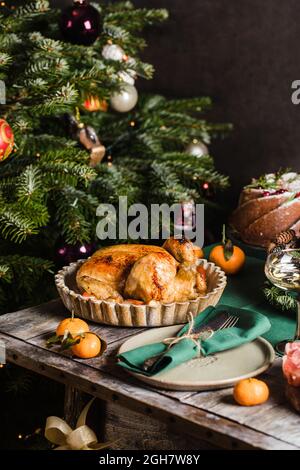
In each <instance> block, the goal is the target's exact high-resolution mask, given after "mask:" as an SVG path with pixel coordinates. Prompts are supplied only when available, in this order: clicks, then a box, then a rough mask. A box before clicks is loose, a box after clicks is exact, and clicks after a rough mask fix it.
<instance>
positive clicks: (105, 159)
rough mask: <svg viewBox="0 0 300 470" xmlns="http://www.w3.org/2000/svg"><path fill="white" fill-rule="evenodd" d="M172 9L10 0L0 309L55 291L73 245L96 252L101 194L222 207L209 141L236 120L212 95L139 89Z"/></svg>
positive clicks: (4, 31) (4, 60) (0, 174)
mask: <svg viewBox="0 0 300 470" xmlns="http://www.w3.org/2000/svg"><path fill="white" fill-rule="evenodd" d="M12 5H13V4H12ZM74 12H75V13H74ZM74 18H75V19H74ZM166 18H167V12H166V11H165V10H161V9H149V10H147V9H135V8H134V7H133V5H132V4H131V3H130V2H127V1H126V2H120V3H113V4H109V5H101V6H99V5H98V4H90V5H88V4H87V3H86V2H85V1H84V0H79V1H75V2H74V5H73V7H70V9H67V10H66V11H64V13H63V15H62V13H61V12H60V11H56V10H53V9H51V8H50V6H49V3H48V2H47V1H45V0H39V1H35V2H33V3H29V4H26V5H25V6H21V7H18V8H16V7H14V6H10V5H9V2H8V3H6V5H4V4H1V6H0V19H1V21H0V28H1V33H0V35H1V38H0V44H1V46H0V79H1V80H2V82H1V83H2V85H4V84H5V88H6V103H5V104H2V105H1V114H0V118H1V119H2V120H1V121H0V126H1V128H2V129H1V130H2V132H1V136H0V146H1V148H2V153H1V154H0V202H1V203H0V311H2V312H7V311H10V310H12V309H16V308H17V307H20V306H23V305H26V304H28V303H30V302H31V303H37V302H39V301H43V300H45V299H46V298H47V296H50V295H51V293H50V292H49V293H47V290H48V288H49V285H51V287H52V283H49V279H50V278H52V276H53V272H54V270H55V263H59V261H57V260H58V256H59V255H62V256H64V255H65V254H66V253H68V250H70V249H71V248H70V246H74V250H75V253H77V254H78V256H77V257H80V254H89V249H90V246H89V244H90V243H95V242H96V235H95V227H96V223H97V218H96V208H97V206H98V205H99V203H103V202H109V203H117V202H118V198H119V197H120V196H124V195H125V196H127V197H128V203H129V204H132V203H134V202H144V203H145V202H146V203H147V204H149V203H151V202H156V203H162V202H167V203H173V202H183V201H189V200H193V201H195V202H197V203H198V202H204V203H207V204H208V203H209V204H210V205H213V201H212V199H214V195H215V193H216V192H217V191H218V190H220V189H224V188H226V186H227V184H228V181H227V178H226V177H224V176H222V175H220V174H219V173H218V172H217V171H216V170H215V168H214V163H213V159H212V158H211V157H210V156H209V155H208V150H207V147H206V146H205V144H209V143H210V139H211V138H212V137H215V136H216V135H220V134H221V135H222V134H223V133H226V132H227V131H228V129H229V126H227V125H217V124H209V123H207V122H206V121H205V120H204V119H203V117H202V113H203V111H205V110H206V109H208V108H209V107H210V105H211V101H210V99H209V98H206V97H204V98H192V99H183V100H177V99H171V100H170V99H166V98H164V97H162V96H156V95H154V96H153V95H152V96H138V94H137V91H136V88H135V81H136V79H137V78H139V77H142V78H144V79H151V77H152V74H153V68H152V66H151V65H149V64H146V63H144V62H143V61H142V60H141V59H140V58H139V56H140V52H141V51H142V49H143V48H144V47H145V41H144V39H143V38H142V37H141V36H140V33H141V31H142V30H143V29H144V28H145V27H147V26H149V25H150V26H151V25H153V24H157V23H160V22H162V21H163V20H165V19H166ZM13 139H14V147H13V144H12V140H13ZM123 241H124V240H123ZM93 247H94V245H93ZM76 250H77V252H76ZM78 250H79V251H78ZM83 252H84V253H83Z"/></svg>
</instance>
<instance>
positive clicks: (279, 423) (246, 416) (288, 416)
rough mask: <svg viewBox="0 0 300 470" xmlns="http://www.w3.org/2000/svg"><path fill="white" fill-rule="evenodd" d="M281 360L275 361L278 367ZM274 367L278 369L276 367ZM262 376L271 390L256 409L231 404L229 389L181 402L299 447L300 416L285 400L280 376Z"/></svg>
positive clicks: (198, 395)
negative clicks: (263, 402) (265, 400)
mask: <svg viewBox="0 0 300 470" xmlns="http://www.w3.org/2000/svg"><path fill="white" fill-rule="evenodd" d="M279 363H280V361H277V366H278V365H279ZM276 368H277V367H276ZM273 374H274V369H273V371H272V372H271V374H265V375H264V376H263V377H262V378H263V380H265V381H266V382H267V384H268V386H269V388H270V398H269V400H268V401H267V402H266V403H265V404H263V405H260V406H256V407H240V406H237V404H236V403H235V402H234V400H233V397H232V389H226V390H219V391H215V392H214V393H212V392H202V393H198V394H195V395H193V396H190V397H187V398H183V399H182V402H183V403H188V404H191V405H193V406H195V407H197V408H201V409H204V410H210V411H211V412H213V413H215V414H217V415H218V416H221V417H223V418H230V419H232V420H234V421H235V422H237V423H239V424H242V425H245V426H247V427H249V428H252V429H255V430H257V431H260V432H263V433H265V434H268V435H271V436H273V437H275V438H276V439H279V440H283V441H286V440H288V442H289V443H291V444H294V445H295V446H297V447H300V416H299V415H298V414H297V413H296V412H295V410H292V409H291V408H290V406H289V404H288V402H287V400H286V398H285V393H284V387H285V383H284V379H283V377H282V373H281V374H280V375H279V374H277V375H273Z"/></svg>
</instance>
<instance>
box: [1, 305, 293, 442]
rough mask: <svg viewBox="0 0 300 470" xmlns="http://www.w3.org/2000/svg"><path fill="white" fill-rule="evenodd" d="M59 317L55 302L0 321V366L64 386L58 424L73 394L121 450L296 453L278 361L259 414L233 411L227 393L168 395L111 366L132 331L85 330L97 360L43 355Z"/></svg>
mask: <svg viewBox="0 0 300 470" xmlns="http://www.w3.org/2000/svg"><path fill="white" fill-rule="evenodd" d="M62 315H66V310H65V308H64V307H63V305H62V303H61V302H60V301H59V300H54V301H52V302H49V303H47V304H43V305H41V306H39V307H35V308H30V309H26V310H22V311H19V312H15V313H9V314H6V315H3V316H1V317H0V339H1V340H3V341H4V342H5V344H6V353H7V361H8V362H11V363H15V364H18V365H19V366H21V367H24V368H26V369H29V370H32V371H35V372H37V373H38V374H41V375H44V376H47V377H49V378H51V379H53V380H56V381H59V382H62V383H64V384H65V385H66V397H65V417H66V418H67V419H69V421H72V420H73V418H74V416H75V415H76V413H77V412H78V411H79V409H80V407H81V406H82V402H81V401H80V398H81V392H85V393H87V394H89V395H92V396H95V397H98V398H99V399H100V400H101V402H99V403H101V406H102V410H103V414H102V418H103V421H102V428H101V438H103V437H104V438H105V439H108V440H114V439H115V438H116V437H117V438H118V439H119V441H118V442H117V443H116V444H115V448H119V449H120V448H122V449H155V450H166V449H181V450H186V449H198V450H199V449H204V448H216V447H218V448H226V449H286V450H288V449H294V450H295V449H300V416H299V415H298V414H297V413H296V412H295V411H293V410H292V409H291V408H290V407H289V405H288V404H287V402H286V399H285V396H284V382H283V379H282V373H281V369H280V367H281V364H280V360H279V359H278V360H276V363H275V365H274V366H273V368H272V369H271V370H269V371H268V373H267V374H265V375H264V380H266V381H267V382H268V384H269V387H270V390H271V398H270V399H269V401H268V402H267V403H266V404H264V405H262V406H259V407H253V408H251V407H250V408H246V407H240V406H238V405H236V404H235V403H234V402H233V399H232V393H231V390H230V389H225V390H219V391H211V392H201V393H192V392H171V391H164V390H156V389H153V388H150V387H145V386H144V385H143V384H141V383H139V382H138V381H136V380H135V379H134V378H132V377H130V376H129V375H128V374H127V373H126V372H125V371H123V370H122V369H121V368H119V367H118V366H116V364H115V354H116V352H117V350H118V347H119V346H120V345H121V344H122V342H123V341H124V340H125V339H126V338H128V337H130V336H132V335H134V334H136V333H137V332H140V331H141V329H137V328H117V327H108V326H104V325H98V324H91V330H93V331H95V332H97V333H98V334H99V335H100V336H102V337H103V338H105V339H106V341H107V343H108V350H107V353H106V354H105V356H103V357H100V358H95V359H90V360H80V359H74V358H71V357H70V356H68V355H67V354H61V353H59V352H58V351H54V350H47V349H46V347H45V339H46V338H47V337H49V335H51V334H53V332H54V331H55V328H56V325H57V323H58V322H59V321H60V320H61V318H62Z"/></svg>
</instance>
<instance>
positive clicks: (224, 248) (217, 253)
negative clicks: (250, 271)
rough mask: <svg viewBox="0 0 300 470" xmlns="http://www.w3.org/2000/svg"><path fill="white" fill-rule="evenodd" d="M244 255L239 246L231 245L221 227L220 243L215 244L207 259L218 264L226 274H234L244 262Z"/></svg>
mask: <svg viewBox="0 0 300 470" xmlns="http://www.w3.org/2000/svg"><path fill="white" fill-rule="evenodd" d="M245 260H246V256H245V253H244V252H243V250H242V249H241V248H239V247H238V246H235V245H233V243H232V241H231V240H229V239H227V240H226V236H225V227H224V228H223V241H222V244H220V245H217V246H215V247H214V248H213V249H212V250H211V252H210V255H209V261H211V262H212V263H215V264H216V265H217V266H219V267H220V268H221V269H223V271H224V272H225V273H226V274H236V273H237V272H239V271H240V270H241V269H242V267H243V266H244V264H245Z"/></svg>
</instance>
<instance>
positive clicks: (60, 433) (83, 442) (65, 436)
mask: <svg viewBox="0 0 300 470" xmlns="http://www.w3.org/2000/svg"><path fill="white" fill-rule="evenodd" d="M94 400H95V398H93V399H92V400H91V401H89V403H88V404H87V405H86V406H85V407H84V409H83V410H82V412H81V414H80V416H79V418H78V420H77V423H76V428H75V429H72V428H71V427H70V426H69V425H68V423H66V421H65V420H63V419H61V418H58V417H57V416H49V417H48V418H47V421H46V428H45V437H46V439H48V441H50V442H51V443H52V444H55V445H57V446H58V447H56V448H55V449H54V450H99V449H104V448H105V447H109V446H110V445H111V443H106V444H104V443H100V442H98V439H97V436H96V434H95V433H94V431H93V430H92V429H91V428H90V427H89V426H87V425H86V424H85V422H86V417H87V414H88V411H89V409H90V407H91V405H92V403H93V401H94Z"/></svg>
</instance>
